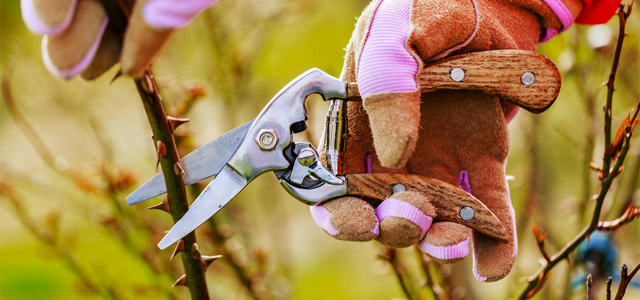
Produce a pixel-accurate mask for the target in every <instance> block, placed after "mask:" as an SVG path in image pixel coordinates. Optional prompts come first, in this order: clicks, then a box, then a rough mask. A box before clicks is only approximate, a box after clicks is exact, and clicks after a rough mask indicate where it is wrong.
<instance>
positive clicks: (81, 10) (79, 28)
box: [42, 0, 109, 79]
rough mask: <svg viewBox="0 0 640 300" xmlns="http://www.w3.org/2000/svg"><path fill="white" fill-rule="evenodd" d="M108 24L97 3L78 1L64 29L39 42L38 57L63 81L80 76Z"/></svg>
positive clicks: (88, 63) (100, 6)
mask: <svg viewBox="0 0 640 300" xmlns="http://www.w3.org/2000/svg"><path fill="white" fill-rule="evenodd" d="M108 22H109V21H108V18H107V15H106V13H105V10H104V8H103V7H102V5H101V4H100V3H99V2H98V1H95V0H81V1H79V2H78V4H77V8H76V14H75V17H74V18H73V20H72V22H71V23H70V24H69V26H68V27H67V28H66V30H64V31H62V32H61V33H59V34H57V35H47V36H45V38H44V39H43V40H42V57H43V60H44V64H45V66H46V67H47V69H49V71H50V72H51V73H52V74H54V75H56V76H58V77H62V78H67V79H68V78H72V77H74V76H76V75H78V74H80V73H81V72H82V71H83V70H85V69H86V68H87V67H88V66H89V65H90V64H91V62H92V60H93V58H94V57H95V55H96V53H97V52H98V48H99V47H100V42H101V40H102V37H103V35H104V33H105V31H106V29H107V24H108Z"/></svg>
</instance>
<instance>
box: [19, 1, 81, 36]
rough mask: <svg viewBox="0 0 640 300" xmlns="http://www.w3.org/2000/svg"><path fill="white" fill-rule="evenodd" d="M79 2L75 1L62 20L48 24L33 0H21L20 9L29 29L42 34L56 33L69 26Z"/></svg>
mask: <svg viewBox="0 0 640 300" xmlns="http://www.w3.org/2000/svg"><path fill="white" fill-rule="evenodd" d="M77 4H78V1H73V3H71V7H70V8H69V11H68V12H67V15H66V16H65V17H64V19H63V20H62V22H61V23H60V24H55V25H49V24H46V23H44V22H43V21H42V20H41V19H40V17H39V16H38V13H37V12H36V8H35V7H34V6H33V0H22V1H20V10H21V11H22V19H23V20H24V23H25V24H26V25H27V28H29V30H31V31H32V32H34V33H37V34H40V35H45V34H46V35H56V34H58V33H60V32H62V31H63V30H64V29H65V28H67V27H68V26H69V24H70V23H71V20H72V19H73V13H74V12H75V11H76V5H77Z"/></svg>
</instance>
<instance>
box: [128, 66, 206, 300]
mask: <svg viewBox="0 0 640 300" xmlns="http://www.w3.org/2000/svg"><path fill="white" fill-rule="evenodd" d="M135 84H136V88H137V89H138V93H139V94H140V98H141V99H142V104H143V106H144V109H145V112H146V113H147V118H148V120H149V125H150V126H151V130H152V132H153V141H154V144H155V145H156V151H157V154H158V164H159V165H160V167H161V169H162V174H163V177H164V182H165V184H166V186H167V199H168V204H169V213H170V214H171V217H172V218H173V221H174V222H177V221H178V220H180V219H181V218H182V216H183V215H184V214H185V213H186V212H187V210H188V209H189V203H188V202H187V192H186V189H185V186H184V180H183V178H182V175H184V171H183V170H182V167H181V166H180V158H179V156H178V149H177V147H176V143H175V140H174V137H173V128H172V127H171V124H170V122H169V119H167V115H166V113H165V111H164V106H163V104H162V99H161V97H160V93H159V91H158V87H157V85H156V83H155V80H154V78H153V75H152V74H151V72H149V71H147V72H145V75H144V76H143V77H142V78H140V79H136V80H135ZM177 247H180V248H181V251H177V252H182V255H181V256H182V263H183V264H184V269H185V275H183V276H182V277H180V278H179V279H178V280H177V281H176V284H175V285H185V286H187V287H188V288H189V291H190V292H191V299H194V300H195V299H209V295H208V289H207V282H206V278H205V271H206V268H207V266H208V264H206V263H205V261H204V259H205V258H203V256H202V255H201V253H200V250H199V247H198V244H197V243H196V236H195V232H191V233H189V234H188V235H186V236H185V237H184V238H183V239H182V240H181V242H179V243H178V246H177ZM176 249H178V248H176ZM177 252H176V253H177Z"/></svg>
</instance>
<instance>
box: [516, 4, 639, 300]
mask: <svg viewBox="0 0 640 300" xmlns="http://www.w3.org/2000/svg"><path fill="white" fill-rule="evenodd" d="M626 7H627V9H626V11H625V9H624V8H625V6H621V7H620V9H619V11H618V18H619V22H620V29H619V35H618V41H617V45H616V51H615V54H614V62H613V66H612V68H611V73H610V74H609V79H608V81H607V101H606V104H605V149H606V148H608V147H610V145H611V123H612V116H611V110H612V108H611V107H612V103H613V101H612V100H613V93H614V91H615V87H614V83H615V77H616V72H617V68H618V63H619V60H620V54H621V51H622V43H623V41H624V38H625V26H626V20H627V18H628V17H629V15H630V14H631V6H626ZM636 117H637V109H636V114H634V119H632V120H631V124H633V122H634V121H635V118H636ZM624 130H625V134H624V138H623V140H622V146H621V149H620V152H619V155H618V157H617V160H616V161H615V164H614V167H613V168H610V166H611V163H612V161H613V159H614V155H612V154H610V153H606V152H605V154H604V155H603V164H602V176H601V178H602V179H601V187H600V192H599V193H598V195H597V197H596V204H595V208H594V211H593V215H592V218H591V222H590V223H589V225H588V226H587V227H585V228H584V229H583V230H582V231H581V232H580V233H579V234H578V235H577V236H575V237H574V238H573V239H572V240H571V241H570V242H569V243H568V244H567V245H566V246H565V247H564V248H562V249H561V250H560V251H559V252H558V253H556V254H555V255H553V256H552V257H551V258H550V259H547V260H545V261H544V262H543V264H542V266H541V267H540V269H539V270H538V271H537V272H536V273H535V274H534V275H532V276H530V277H529V279H528V284H527V286H526V287H525V289H524V290H523V291H522V293H521V294H520V296H519V297H518V299H528V298H531V297H533V295H535V294H536V293H537V292H538V291H540V289H541V287H542V286H543V284H544V282H545V280H546V278H547V275H548V274H549V272H550V271H551V269H553V268H554V267H555V266H556V265H557V264H558V263H559V262H561V261H563V260H565V259H567V258H568V256H569V255H570V254H571V253H573V251H574V250H575V249H576V248H577V247H578V245H579V244H580V243H581V242H582V241H583V240H585V239H586V238H588V237H589V235H590V234H591V233H592V232H593V231H595V230H596V229H598V227H599V226H598V225H599V224H600V221H599V220H600V212H601V210H602V204H603V203H604V199H605V196H606V195H607V193H608V191H609V189H610V188H611V184H612V183H613V180H614V179H615V178H616V177H617V176H618V175H619V174H620V172H621V168H622V163H623V162H624V159H625V158H626V156H627V153H628V151H629V147H630V139H631V135H632V127H631V126H629V125H627V126H625V128H624Z"/></svg>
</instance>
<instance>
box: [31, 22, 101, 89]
mask: <svg viewBox="0 0 640 300" xmlns="http://www.w3.org/2000/svg"><path fill="white" fill-rule="evenodd" d="M108 24H109V19H108V18H107V17H104V19H103V20H102V24H101V25H100V31H99V32H98V35H97V36H95V37H94V41H93V44H91V48H89V50H88V51H87V53H85V55H84V57H82V59H81V60H80V62H78V64H76V65H75V66H73V67H71V68H69V69H60V68H58V67H57V66H56V65H55V64H54V63H53V61H52V60H51V57H50V56H49V52H48V51H47V43H48V40H49V37H48V36H45V37H44V38H43V39H42V60H43V61H44V66H45V67H47V70H49V72H51V74H53V75H55V76H58V77H60V78H64V79H71V78H73V77H75V76H76V75H78V74H80V73H82V71H84V69H86V68H87V67H88V66H89V65H90V64H91V61H93V58H94V57H95V56H96V53H97V52H98V48H99V47H100V42H101V41H102V36H103V35H104V32H105V30H106V29H107V25H108Z"/></svg>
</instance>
